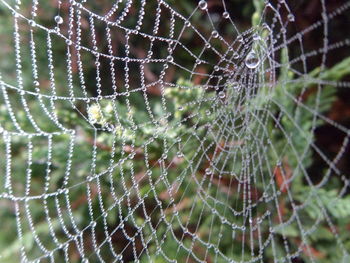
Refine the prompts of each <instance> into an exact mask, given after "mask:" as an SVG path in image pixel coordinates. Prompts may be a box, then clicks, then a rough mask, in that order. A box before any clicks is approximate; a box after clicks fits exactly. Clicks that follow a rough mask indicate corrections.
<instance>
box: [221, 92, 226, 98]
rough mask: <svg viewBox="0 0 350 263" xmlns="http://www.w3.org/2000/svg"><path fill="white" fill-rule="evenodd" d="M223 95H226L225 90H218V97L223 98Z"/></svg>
mask: <svg viewBox="0 0 350 263" xmlns="http://www.w3.org/2000/svg"><path fill="white" fill-rule="evenodd" d="M225 96H226V95H225V92H223V91H220V92H219V98H220V99H224V98H225Z"/></svg>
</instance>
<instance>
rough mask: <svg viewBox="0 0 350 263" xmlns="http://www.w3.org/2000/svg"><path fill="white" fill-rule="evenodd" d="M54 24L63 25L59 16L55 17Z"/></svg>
mask: <svg viewBox="0 0 350 263" xmlns="http://www.w3.org/2000/svg"><path fill="white" fill-rule="evenodd" d="M55 22H56V23H57V24H59V25H60V24H62V23H63V18H62V17H61V16H55Z"/></svg>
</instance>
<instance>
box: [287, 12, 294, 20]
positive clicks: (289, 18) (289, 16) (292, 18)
mask: <svg viewBox="0 0 350 263" xmlns="http://www.w3.org/2000/svg"><path fill="white" fill-rule="evenodd" d="M287 18H288V20H289V21H291V22H294V21H295V16H294V15H293V14H289V15H288V16H287Z"/></svg>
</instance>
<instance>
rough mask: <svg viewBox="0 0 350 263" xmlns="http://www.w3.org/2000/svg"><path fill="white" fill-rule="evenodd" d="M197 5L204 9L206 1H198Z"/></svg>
mask: <svg viewBox="0 0 350 263" xmlns="http://www.w3.org/2000/svg"><path fill="white" fill-rule="evenodd" d="M198 7H199V8H200V9H202V10H206V9H207V8H208V4H207V1H204V0H201V1H199V3H198Z"/></svg>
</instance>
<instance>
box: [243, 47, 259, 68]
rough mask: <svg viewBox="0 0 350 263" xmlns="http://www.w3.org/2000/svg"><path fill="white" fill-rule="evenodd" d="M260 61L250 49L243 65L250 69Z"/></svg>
mask: <svg viewBox="0 0 350 263" xmlns="http://www.w3.org/2000/svg"><path fill="white" fill-rule="evenodd" d="M259 63H260V59H259V57H258V56H257V54H256V53H255V52H254V51H250V52H249V53H248V55H247V57H246V58H245V65H246V66H247V67H248V68H250V69H255V68H256V67H257V66H258V65H259Z"/></svg>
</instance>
